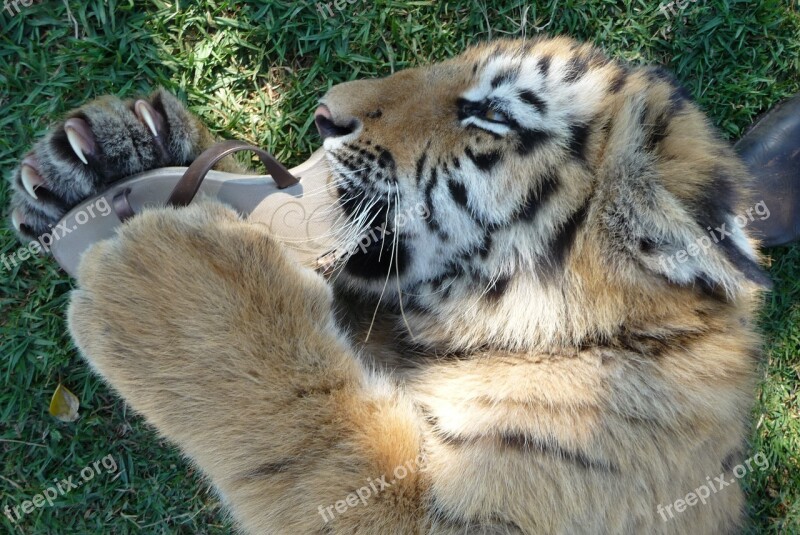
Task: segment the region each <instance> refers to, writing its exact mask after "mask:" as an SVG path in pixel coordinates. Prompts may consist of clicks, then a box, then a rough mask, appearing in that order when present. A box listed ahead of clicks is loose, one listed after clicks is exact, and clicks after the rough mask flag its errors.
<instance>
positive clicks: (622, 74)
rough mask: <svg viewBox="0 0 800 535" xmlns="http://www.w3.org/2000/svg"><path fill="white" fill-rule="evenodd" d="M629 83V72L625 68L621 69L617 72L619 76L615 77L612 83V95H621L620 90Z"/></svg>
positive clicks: (610, 88)
mask: <svg viewBox="0 0 800 535" xmlns="http://www.w3.org/2000/svg"><path fill="white" fill-rule="evenodd" d="M627 81H628V70H627V69H626V68H624V67H621V68H620V69H619V70H618V71H617V74H616V75H615V76H614V79H613V80H612V81H611V85H610V86H609V90H610V91H611V92H612V93H619V92H620V90H621V89H622V88H623V87H624V86H625V82H627Z"/></svg>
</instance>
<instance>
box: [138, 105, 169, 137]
mask: <svg viewBox="0 0 800 535" xmlns="http://www.w3.org/2000/svg"><path fill="white" fill-rule="evenodd" d="M133 111H134V113H135V114H136V117H138V119H139V120H140V121H141V122H143V123H144V124H146V125H147V128H149V129H150V131H151V132H152V133H153V136H155V137H158V133H159V131H161V130H163V129H164V118H163V117H162V116H161V114H160V113H158V112H157V111H156V110H155V108H153V107H152V106H151V105H150V104H149V103H148V102H147V101H145V100H137V101H136V104H134V105H133Z"/></svg>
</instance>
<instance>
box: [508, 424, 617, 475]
mask: <svg viewBox="0 0 800 535" xmlns="http://www.w3.org/2000/svg"><path fill="white" fill-rule="evenodd" d="M500 440H501V443H502V444H503V445H504V446H506V447H508V448H513V449H516V450H520V451H522V452H525V453H528V452H536V453H540V454H542V455H547V456H550V457H555V458H556V459H558V460H562V461H569V462H572V463H575V464H577V465H578V466H580V467H581V468H583V469H585V470H601V471H604V472H617V471H618V468H617V467H616V466H615V465H614V464H613V463H612V462H610V461H607V460H605V459H592V458H591V457H589V456H588V455H586V454H585V453H583V452H581V451H572V450H568V449H565V448H562V447H561V446H559V445H558V444H557V443H555V441H544V440H542V439H539V438H536V437H531V436H529V435H522V434H518V433H513V434H512V433H508V434H504V435H502V436H501V439H500Z"/></svg>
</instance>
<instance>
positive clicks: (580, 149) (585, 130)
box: [569, 123, 591, 162]
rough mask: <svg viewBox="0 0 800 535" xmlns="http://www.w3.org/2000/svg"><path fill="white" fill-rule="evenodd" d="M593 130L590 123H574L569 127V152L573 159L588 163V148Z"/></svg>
mask: <svg viewBox="0 0 800 535" xmlns="http://www.w3.org/2000/svg"><path fill="white" fill-rule="evenodd" d="M590 132H591V128H590V126H589V124H588V123H574V124H572V125H570V127H569V133H570V142H569V152H570V154H572V156H573V158H577V159H579V160H582V161H584V162H585V161H586V146H587V141H588V140H589V133H590Z"/></svg>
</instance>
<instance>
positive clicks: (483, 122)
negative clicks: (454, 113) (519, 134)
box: [457, 98, 514, 135]
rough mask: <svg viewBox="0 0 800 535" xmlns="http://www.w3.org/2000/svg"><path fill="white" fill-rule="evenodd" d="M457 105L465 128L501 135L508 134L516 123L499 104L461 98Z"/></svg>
mask: <svg viewBox="0 0 800 535" xmlns="http://www.w3.org/2000/svg"><path fill="white" fill-rule="evenodd" d="M457 105H458V118H459V120H460V121H461V124H462V125H464V126H475V127H478V128H481V129H483V130H486V131H488V132H491V133H493V134H499V135H503V134H506V133H508V131H509V130H510V129H511V126H513V123H514V121H513V120H512V119H511V118H510V117H509V115H508V114H507V113H506V112H505V111H503V110H501V109H500V106H498V105H497V103H494V102H489V101H482V102H476V101H472V100H467V99H463V98H460V99H458V102H457Z"/></svg>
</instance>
